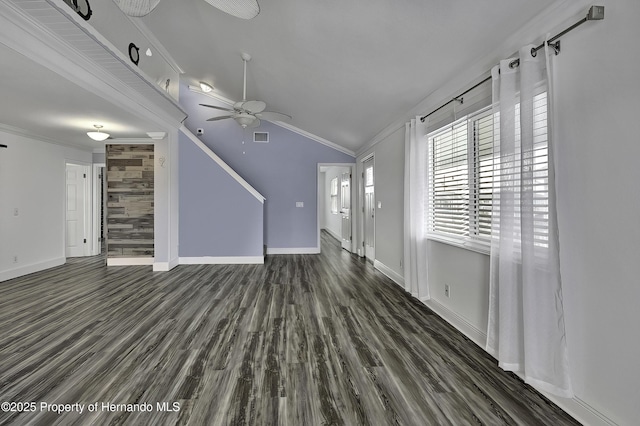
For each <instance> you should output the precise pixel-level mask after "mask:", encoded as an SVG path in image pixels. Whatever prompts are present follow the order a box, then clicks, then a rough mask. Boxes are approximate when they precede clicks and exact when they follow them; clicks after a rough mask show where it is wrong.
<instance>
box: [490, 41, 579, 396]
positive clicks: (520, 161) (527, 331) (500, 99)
mask: <svg viewBox="0 0 640 426" xmlns="http://www.w3.org/2000/svg"><path fill="white" fill-rule="evenodd" d="M532 47H533V46H526V47H524V48H522V49H521V50H520V66H519V67H518V66H516V67H513V68H511V67H510V66H509V65H510V63H511V62H512V60H513V59H508V60H504V61H501V62H500V65H499V66H496V67H495V68H494V69H493V70H492V77H493V105H494V117H495V120H494V122H495V128H494V132H496V134H497V132H498V131H499V137H496V138H495V139H496V142H495V145H494V159H495V160H494V161H495V165H494V188H493V217H492V244H491V268H490V297H489V324H488V336H487V351H489V353H491V354H492V355H493V356H495V357H496V358H497V359H498V361H499V364H500V367H501V368H503V369H505V370H509V371H514V372H518V373H520V374H521V375H522V376H524V378H525V381H526V382H527V383H530V384H532V385H534V386H536V387H538V388H540V389H542V390H545V391H548V392H551V393H554V394H556V395H559V396H564V397H571V396H573V392H572V389H571V382H570V379H569V369H568V361H567V349H566V339H565V326H564V313H563V303H562V287H561V280H560V261H559V254H558V229H557V220H556V204H555V179H554V156H553V147H554V143H555V142H556V141H554V140H553V138H552V135H553V132H552V130H553V123H552V120H551V119H552V117H553V114H552V110H551V100H552V99H553V96H551V89H552V84H551V81H550V76H551V72H550V71H551V70H550V67H551V60H552V59H551V56H550V55H549V53H548V52H547V49H545V50H544V51H539V53H538V55H537V56H536V57H533V56H532V55H531V53H530V52H531V48H532ZM544 121H546V129H545V126H544V125H543V124H544ZM498 126H499V127H498ZM547 165H548V169H547Z"/></svg>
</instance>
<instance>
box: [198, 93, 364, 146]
mask: <svg viewBox="0 0 640 426" xmlns="http://www.w3.org/2000/svg"><path fill="white" fill-rule="evenodd" d="M189 90H190V91H192V92H194V93H200V94H201V95H205V96H209V97H210V98H213V99H216V100H218V101H220V102H222V103H224V104H226V105H228V106H233V105H234V104H235V102H233V101H232V100H230V99H227V98H225V97H224V96H222V95H219V94H217V93H214V92H208V93H205V92H203V91H202V89H200V88H199V87H196V86H191V85H190V86H189ZM268 121H269V122H270V123H273V124H275V125H276V126H280V127H282V128H283V129H287V130H290V131H292V132H294V133H297V134H299V135H300V136H304V137H305V138H308V139H311V140H312V141H315V142H318V143H320V144H322V145H325V146H328V147H329V148H332V149H335V150H336V151H340V152H342V153H343V154H347V155H350V156H352V157H355V156H356V153H355V152H354V151H352V150H350V149H347V148H345V147H343V146H341V145H338V144H337V143H335V142H331V141H330V140H327V139H325V138H322V137H320V136H317V135H314V134H313V133H309V132H307V131H306V130H302V129H300V128H298V127H296V126H293V125H291V124H289V123H284V122H282V121H270V120H268Z"/></svg>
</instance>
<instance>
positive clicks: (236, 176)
mask: <svg viewBox="0 0 640 426" xmlns="http://www.w3.org/2000/svg"><path fill="white" fill-rule="evenodd" d="M180 131H181V132H182V133H183V134H184V135H185V136H186V137H188V138H189V139H190V140H191V142H193V143H194V144H196V146H197V147H198V148H200V149H201V150H202V151H203V152H204V153H205V154H207V155H208V156H209V158H211V159H212V160H213V161H215V162H216V163H218V165H219V166H220V167H222V169H223V170H224V171H225V172H227V174H228V175H229V176H231V177H232V178H234V179H235V180H236V181H237V182H238V183H239V184H240V185H242V187H243V188H244V189H246V190H247V191H249V192H250V193H251V195H253V196H254V197H256V199H257V200H258V201H260V202H261V203H263V204H264V201H265V200H266V198H265V197H264V196H263V195H262V194H260V193H259V192H258V191H257V190H256V189H255V188H254V187H253V186H251V185H249V183H248V182H247V181H246V180H244V179H243V178H242V177H241V176H240V175H239V174H238V173H236V171H235V170H233V169H232V168H231V167H230V166H229V165H228V164H227V163H225V162H224V161H223V160H222V158H220V157H218V156H217V155H216V153H215V152H213V151H211V149H209V147H208V146H207V145H205V144H204V142H202V141H201V140H200V139H198V138H197V137H196V135H194V134H193V133H191V131H190V130H189V129H187V128H186V127H185V126H184V124H183V125H182V126H180Z"/></svg>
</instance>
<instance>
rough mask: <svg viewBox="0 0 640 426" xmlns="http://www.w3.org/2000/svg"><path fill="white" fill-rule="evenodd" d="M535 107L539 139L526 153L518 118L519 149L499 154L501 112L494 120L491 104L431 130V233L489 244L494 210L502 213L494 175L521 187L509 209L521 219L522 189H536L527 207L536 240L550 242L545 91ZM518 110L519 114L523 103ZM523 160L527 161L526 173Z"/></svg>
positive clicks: (462, 241) (506, 184)
mask: <svg viewBox="0 0 640 426" xmlns="http://www.w3.org/2000/svg"><path fill="white" fill-rule="evenodd" d="M533 111H534V113H533V117H532V119H533V120H534V125H535V126H534V144H533V147H531V148H530V149H526V150H525V152H524V154H523V153H522V150H521V149H520V147H519V141H520V126H519V121H520V120H519V118H518V119H517V120H516V123H517V124H516V129H515V131H516V142H517V143H516V145H517V146H518V148H517V150H516V152H514V153H513V155H509V156H504V157H502V158H499V157H498V155H497V153H498V152H499V149H498V148H497V145H498V144H499V138H500V135H499V128H500V126H499V116H496V117H495V120H496V122H495V123H494V116H493V114H492V111H491V108H490V107H487V108H483V109H482V110H480V111H478V112H476V113H474V114H472V115H469V116H466V117H463V118H461V119H459V120H457V121H455V122H453V123H451V124H448V125H446V126H444V127H441V128H440V129H437V130H435V131H433V132H431V133H429V134H428V136H427V143H428V155H429V166H430V169H429V173H430V176H429V211H428V215H427V230H428V232H429V234H430V236H431V237H435V238H442V239H444V240H446V241H451V242H454V243H459V244H462V245H466V244H467V243H470V242H471V243H473V244H475V243H480V244H481V245H483V246H488V244H489V239H490V237H491V227H492V215H494V214H496V213H497V212H494V211H493V197H494V183H496V184H497V183H498V182H494V179H497V180H499V183H500V187H501V188H509V187H513V188H518V190H517V191H515V193H516V194H518V195H517V199H516V200H514V201H515V203H514V205H513V206H512V209H513V211H512V212H508V213H509V214H513V215H514V218H515V219H516V220H518V221H519V220H520V217H521V211H520V202H519V201H520V200H519V193H520V190H522V191H531V194H532V202H531V203H529V204H530V205H526V206H524V207H522V208H530V209H532V212H533V220H534V234H535V235H534V237H535V244H536V246H540V247H546V246H547V244H548V225H547V223H548V210H549V203H548V175H547V173H548V161H549V159H548V149H547V98H546V92H542V93H540V94H538V95H537V96H536V97H535V98H534V105H533ZM515 114H516V117H519V115H520V112H519V107H517V108H516V111H515ZM494 131H495V134H494ZM522 162H525V165H526V166H527V167H526V168H525V169H524V172H523V173H522V174H521V173H520V172H519V170H520V165H521V163H522ZM516 171H518V173H516ZM521 176H522V177H521ZM518 223H519V222H518ZM494 226H495V224H494ZM518 227H519V226H518Z"/></svg>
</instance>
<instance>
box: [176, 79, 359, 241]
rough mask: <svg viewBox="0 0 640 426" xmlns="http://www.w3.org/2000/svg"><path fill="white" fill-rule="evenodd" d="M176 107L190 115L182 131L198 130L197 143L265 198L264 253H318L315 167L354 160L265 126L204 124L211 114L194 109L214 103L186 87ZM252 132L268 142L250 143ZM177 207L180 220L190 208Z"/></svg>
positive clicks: (296, 135)
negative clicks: (264, 135) (260, 133)
mask: <svg viewBox="0 0 640 426" xmlns="http://www.w3.org/2000/svg"><path fill="white" fill-rule="evenodd" d="M180 103H181V105H183V107H184V108H185V110H186V111H187V112H188V113H189V118H187V120H186V121H185V126H186V127H187V128H188V129H189V130H190V131H192V132H193V133H194V134H196V129H197V128H203V129H204V135H202V136H200V139H201V140H202V142H203V143H205V144H206V145H207V146H208V147H209V148H210V149H211V150H212V151H213V152H215V153H216V154H217V155H218V156H220V158H221V159H222V160H223V161H224V162H226V163H227V164H228V165H229V166H230V167H231V168H232V169H233V170H235V171H236V172H237V173H238V174H239V175H240V176H242V178H244V179H245V180H246V181H247V182H248V183H249V184H250V185H251V186H252V187H254V188H255V189H256V190H257V191H258V192H260V193H261V194H262V195H263V196H264V197H265V198H266V201H265V206H264V207H265V210H264V217H265V219H264V226H265V228H264V231H265V232H264V243H265V245H266V246H267V252H268V251H269V250H272V249H273V250H278V252H280V253H282V252H291V253H295V252H300V251H305V252H310V251H311V250H316V249H319V248H318V207H317V200H318V198H317V190H318V182H317V179H318V167H317V165H318V163H353V162H354V157H352V156H350V155H348V154H345V153H343V152H340V151H338V150H336V149H333V148H331V147H329V146H326V145H323V144H321V143H319V142H317V141H314V140H312V139H310V138H307V137H305V136H302V135H300V134H298V133H295V132H293V131H291V130H288V129H285V128H284V127H280V126H277V125H275V124H273V123H269V122H267V121H263V122H262V124H261V125H260V127H259V128H258V129H242V127H240V126H239V125H238V124H237V123H236V122H235V121H234V120H222V121H215V122H207V121H206V120H207V119H208V118H210V117H212V116H214V115H216V113H215V111H213V110H211V109H209V108H203V107H200V106H199V105H198V104H199V103H209V104H215V103H216V101H215V100H214V99H212V98H209V97H206V96H204V95H202V94H199V93H194V92H191V91H189V90H188V88H186V87H181V89H180ZM255 130H259V131H264V132H269V142H268V143H255V142H253V132H254V131H255ZM297 202H302V203H303V207H296V203H297ZM181 206H182V208H181V211H180V214H181V215H182V214H183V212H185V209H186V211H188V210H189V209H190V208H193V207H189V206H187V205H184V204H183V203H182V202H181ZM181 223H183V222H182V220H181ZM181 229H182V228H181Z"/></svg>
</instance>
